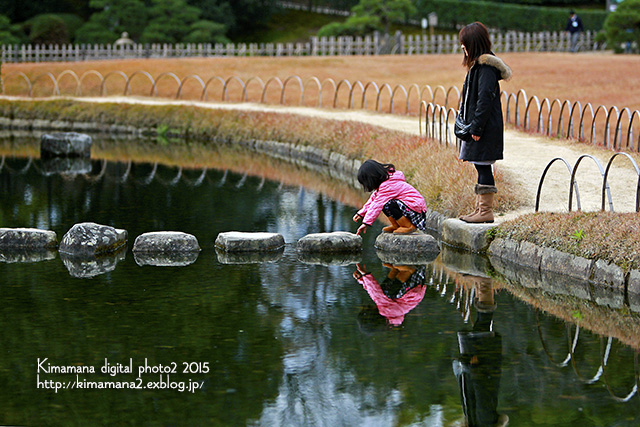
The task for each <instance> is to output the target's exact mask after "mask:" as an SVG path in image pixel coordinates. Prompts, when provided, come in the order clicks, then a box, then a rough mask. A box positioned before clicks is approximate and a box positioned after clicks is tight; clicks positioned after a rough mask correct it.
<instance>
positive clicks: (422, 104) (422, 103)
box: [2, 101, 429, 161]
mask: <svg viewBox="0 0 640 427" xmlns="http://www.w3.org/2000/svg"><path fill="white" fill-rule="evenodd" d="M418 108H419V111H418V129H420V136H421V137H422V114H423V113H424V114H425V125H426V127H428V126H429V119H428V116H427V115H426V114H427V103H426V102H425V101H420V106H419V107H418ZM424 137H425V138H426V137H427V129H426V128H425V130H424ZM2 160H3V161H4V157H3V158H2Z"/></svg>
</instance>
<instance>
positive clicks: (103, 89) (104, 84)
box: [100, 71, 129, 96]
mask: <svg viewBox="0 0 640 427" xmlns="http://www.w3.org/2000/svg"><path fill="white" fill-rule="evenodd" d="M111 76H120V77H122V78H123V79H124V82H125V85H128V84H129V77H127V75H126V74H125V73H123V72H122V71H111V72H109V73H107V74H105V76H104V78H103V79H102V85H101V86H100V93H101V94H102V95H103V96H107V95H108V94H107V79H108V78H109V77H111ZM125 95H126V88H125Z"/></svg>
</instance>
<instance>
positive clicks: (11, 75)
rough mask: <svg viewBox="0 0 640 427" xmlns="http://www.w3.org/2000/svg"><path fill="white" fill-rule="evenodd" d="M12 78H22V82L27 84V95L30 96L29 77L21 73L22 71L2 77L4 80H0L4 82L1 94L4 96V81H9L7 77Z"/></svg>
mask: <svg viewBox="0 0 640 427" xmlns="http://www.w3.org/2000/svg"><path fill="white" fill-rule="evenodd" d="M13 76H19V77H22V78H23V79H24V81H25V82H26V83H27V93H28V94H30V93H31V80H29V77H27V75H26V74H25V73H23V72H22V71H18V72H12V73H7V75H6V76H4V78H3V79H2V80H3V81H4V82H5V84H3V85H2V94H3V95H6V93H5V91H4V88H5V86H6V81H7V80H8V79H9V77H13Z"/></svg>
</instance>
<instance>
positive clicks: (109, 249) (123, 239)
mask: <svg viewBox="0 0 640 427" xmlns="http://www.w3.org/2000/svg"><path fill="white" fill-rule="evenodd" d="M126 243H127V231H126V230H121V229H117V228H114V227H111V226H108V225H101V224H96V223H94V222H83V223H80V224H76V225H74V226H73V227H71V229H69V231H67V233H66V234H65V235H64V237H63V238H62V241H61V242H60V249H59V250H60V253H61V254H62V253H64V254H67V255H71V256H78V257H89V256H97V255H102V254H109V253H114V252H116V251H118V250H119V249H120V248H122V247H123V246H124V245H125V244H126Z"/></svg>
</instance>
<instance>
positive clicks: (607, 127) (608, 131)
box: [604, 105, 620, 148]
mask: <svg viewBox="0 0 640 427" xmlns="http://www.w3.org/2000/svg"><path fill="white" fill-rule="evenodd" d="M614 111H615V113H616V121H617V120H618V118H619V117H620V110H618V107H616V106H615V105H614V106H613V107H610V108H609V110H607V120H606V121H605V126H604V146H605V147H606V148H609V140H610V136H611V114H612V113H613V112H614ZM614 142H615V141H614ZM612 148H615V145H614V146H613V147H612Z"/></svg>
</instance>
